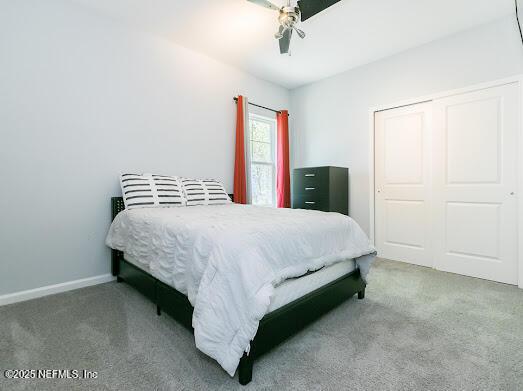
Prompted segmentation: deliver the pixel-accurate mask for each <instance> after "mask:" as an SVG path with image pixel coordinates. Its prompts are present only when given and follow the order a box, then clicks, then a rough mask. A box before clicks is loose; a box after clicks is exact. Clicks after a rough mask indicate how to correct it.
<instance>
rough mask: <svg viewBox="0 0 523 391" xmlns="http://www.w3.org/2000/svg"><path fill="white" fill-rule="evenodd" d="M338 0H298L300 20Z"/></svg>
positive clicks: (311, 15) (317, 12)
mask: <svg viewBox="0 0 523 391" xmlns="http://www.w3.org/2000/svg"><path fill="white" fill-rule="evenodd" d="M339 1H340V0H298V7H299V8H300V12H301V21H302V22H303V21H305V20H307V19H309V18H311V17H313V16H314V15H316V14H319V13H320V12H321V11H323V10H326V9H327V8H329V7H330V6H332V5H334V4H336V3H337V2H339Z"/></svg>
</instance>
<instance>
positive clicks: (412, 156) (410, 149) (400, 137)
mask: <svg viewBox="0 0 523 391" xmlns="http://www.w3.org/2000/svg"><path fill="white" fill-rule="evenodd" d="M430 123H431V107H430V104H429V103H423V104H418V105H412V106H407V107H402V108H397V109H392V110H387V111H382V112H378V113H376V116H375V126H376V127H375V142H376V145H375V149H376V153H375V157H376V158H375V169H376V172H375V180H376V183H375V191H376V193H375V201H376V202H375V205H376V216H375V218H376V221H375V222H376V224H375V226H376V232H375V233H376V240H375V241H376V247H377V250H378V254H379V255H380V256H381V257H384V258H388V259H393V260H397V261H404V262H410V263H415V264H418V265H424V266H432V264H433V262H432V250H431V238H430V236H431V221H430V220H431V209H430V208H431V206H430V205H431V200H430V198H431V196H430V192H431V190H430V182H431V180H430V166H431V152H430V140H431V134H430Z"/></svg>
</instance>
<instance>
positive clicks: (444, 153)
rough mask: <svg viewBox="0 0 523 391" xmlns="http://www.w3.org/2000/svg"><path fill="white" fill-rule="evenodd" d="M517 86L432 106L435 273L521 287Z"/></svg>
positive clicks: (463, 96) (482, 92)
mask: <svg viewBox="0 0 523 391" xmlns="http://www.w3.org/2000/svg"><path fill="white" fill-rule="evenodd" d="M518 102H519V99H518V87H517V85H516V84H509V85H505V86H501V87H495V88H490V89H485V90H480V91H477V92H472V93H467V94H462V95H455V96H451V97H448V98H444V99H439V100H437V101H434V106H433V107H434V111H433V118H434V139H433V140H434V149H433V153H434V165H433V166H434V172H433V188H434V193H433V194H434V196H433V207H434V213H433V221H434V259H435V266H436V268H437V269H440V270H444V271H449V272H453V273H459V274H464V275H468V276H473V277H479V278H485V279H489V280H494V281H500V282H505V283H510V284H516V283H517V215H516V214H517V209H516V206H517V197H516V194H515V193H516V188H517V143H518V139H517V131H518V126H519V119H518V112H519V110H518V104H519V103H518Z"/></svg>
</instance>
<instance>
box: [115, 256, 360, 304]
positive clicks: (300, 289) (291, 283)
mask: <svg viewBox="0 0 523 391" xmlns="http://www.w3.org/2000/svg"><path fill="white" fill-rule="evenodd" d="M124 259H125V260H126V261H127V262H129V263H132V264H133V265H134V266H136V267H138V268H139V269H142V270H143V271H145V272H147V273H149V274H151V271H150V270H149V267H148V265H147V263H145V262H141V261H139V260H137V259H135V258H133V257H132V256H130V255H128V254H125V253H124ZM354 269H356V263H355V262H354V260H353V259H350V260H347V261H343V262H339V263H336V264H334V265H330V266H326V267H324V268H322V269H320V270H317V271H315V272H313V273H309V274H306V275H305V276H303V277H298V278H291V279H288V280H285V281H283V282H282V283H281V284H279V285H278V286H277V287H276V288H275V289H274V293H273V295H272V296H271V304H270V305H269V308H268V310H267V313H270V312H272V311H275V310H277V309H278V308H281V307H283V306H284V305H286V304H289V303H291V302H293V301H294V300H296V299H299V298H300V297H302V296H305V295H306V294H307V293H310V292H312V291H314V290H316V289H318V288H320V287H322V286H324V285H326V284H328V283H329V282H332V281H334V280H336V279H338V278H340V277H342V276H344V275H345V274H347V273H350V272H352V271H353V270H354ZM158 279H159V280H160V281H162V282H163V283H165V284H167V285H169V286H171V287H172V288H174V286H173V284H172V283H169V281H170V280H171V279H166V278H162V277H161V276H159V278H158ZM175 289H176V288H175Z"/></svg>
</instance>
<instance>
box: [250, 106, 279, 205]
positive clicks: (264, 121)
mask: <svg viewBox="0 0 523 391" xmlns="http://www.w3.org/2000/svg"><path fill="white" fill-rule="evenodd" d="M249 130H250V143H251V145H250V154H251V156H250V157H251V159H250V160H251V162H250V163H251V194H252V203H253V205H263V206H276V163H275V162H276V147H275V146H276V141H275V139H276V120H274V119H271V118H267V117H262V116H260V115H256V114H249Z"/></svg>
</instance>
